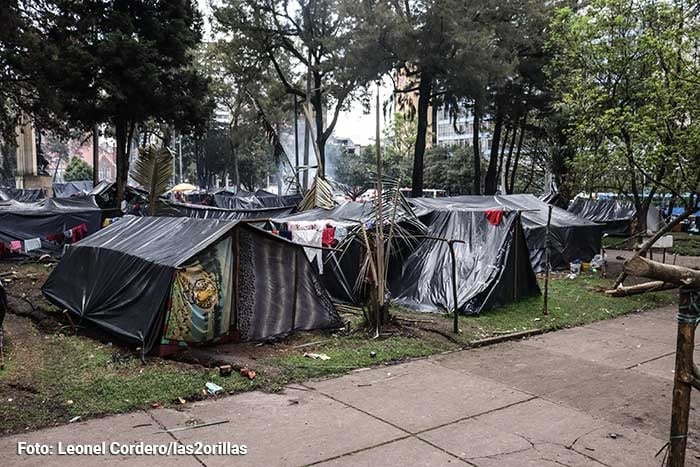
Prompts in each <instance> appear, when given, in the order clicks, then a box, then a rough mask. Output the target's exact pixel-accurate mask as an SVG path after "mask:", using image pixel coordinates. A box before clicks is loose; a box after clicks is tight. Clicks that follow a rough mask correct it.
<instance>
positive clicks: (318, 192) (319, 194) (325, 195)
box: [298, 175, 335, 211]
mask: <svg viewBox="0 0 700 467" xmlns="http://www.w3.org/2000/svg"><path fill="white" fill-rule="evenodd" d="M334 206H335V201H334V200H333V188H332V187H331V184H330V183H328V181H327V180H325V179H323V178H321V177H319V176H318V175H316V176H315V177H314V181H313V183H311V186H310V187H309V190H308V191H307V192H306V194H305V195H304V199H302V200H301V203H299V206H298V209H299V211H308V210H309V209H313V208H324V209H332V208H333V207H334Z"/></svg>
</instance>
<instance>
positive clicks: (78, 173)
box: [63, 156, 92, 182]
mask: <svg viewBox="0 0 700 467" xmlns="http://www.w3.org/2000/svg"><path fill="white" fill-rule="evenodd" d="M63 180H65V181H66V182H77V181H80V180H92V166H91V165H90V164H88V163H87V162H85V161H84V160H82V159H81V158H79V157H75V156H74V157H71V160H70V162H68V165H67V166H66V170H65V172H64V173H63Z"/></svg>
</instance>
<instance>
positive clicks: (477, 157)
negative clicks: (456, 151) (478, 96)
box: [472, 101, 481, 195]
mask: <svg viewBox="0 0 700 467" xmlns="http://www.w3.org/2000/svg"><path fill="white" fill-rule="evenodd" d="M480 126H481V109H480V108H479V103H478V102H477V101H474V128H473V131H472V147H473V150H474V181H473V185H472V194H473V195H480V194H481V144H479V143H480V142H479V129H480V128H479V127H480Z"/></svg>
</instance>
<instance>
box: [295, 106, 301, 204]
mask: <svg viewBox="0 0 700 467" xmlns="http://www.w3.org/2000/svg"><path fill="white" fill-rule="evenodd" d="M293 97H294V178H295V180H296V183H297V193H299V192H300V191H301V190H300V186H299V97H298V96H297V95H296V94H293Z"/></svg>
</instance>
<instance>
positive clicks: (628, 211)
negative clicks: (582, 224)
mask: <svg viewBox="0 0 700 467" xmlns="http://www.w3.org/2000/svg"><path fill="white" fill-rule="evenodd" d="M569 212H571V213H574V214H576V215H578V216H581V217H584V218H586V219H588V220H591V221H593V222H597V223H600V224H604V225H605V227H604V229H603V231H604V232H605V233H608V234H610V235H621V236H627V235H630V234H631V233H632V232H631V229H632V223H633V222H634V219H635V217H636V216H637V209H636V208H635V207H634V203H632V202H630V201H621V200H616V199H590V198H581V197H579V198H576V199H574V200H573V201H572V202H571V205H570V206H569ZM663 225H664V221H663V217H662V216H661V213H660V212H659V209H658V208H656V207H655V206H649V210H648V211H647V231H648V232H656V231H657V230H659V229H660V228H661V227H662V226H663Z"/></svg>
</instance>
